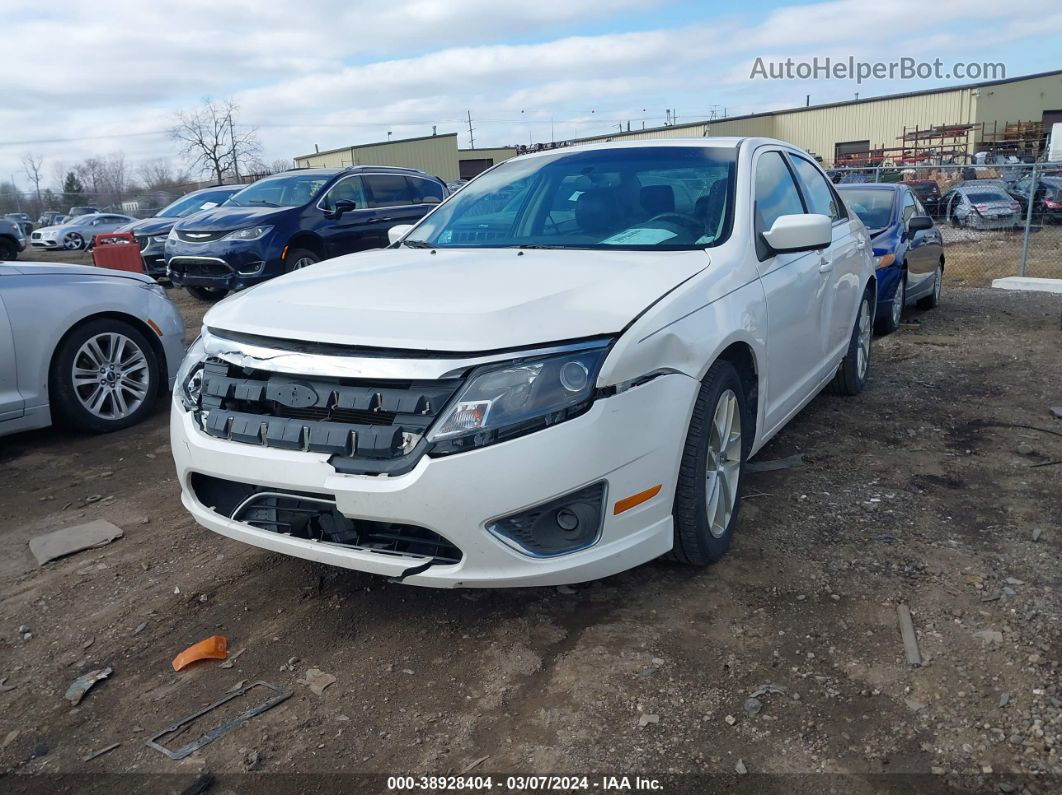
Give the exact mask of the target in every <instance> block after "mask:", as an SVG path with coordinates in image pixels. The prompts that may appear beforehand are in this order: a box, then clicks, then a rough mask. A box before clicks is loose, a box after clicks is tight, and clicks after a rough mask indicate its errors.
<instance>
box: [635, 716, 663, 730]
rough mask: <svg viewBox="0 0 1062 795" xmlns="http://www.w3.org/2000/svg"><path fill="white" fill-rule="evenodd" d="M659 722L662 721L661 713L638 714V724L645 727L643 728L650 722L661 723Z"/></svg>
mask: <svg viewBox="0 0 1062 795" xmlns="http://www.w3.org/2000/svg"><path fill="white" fill-rule="evenodd" d="M659 722H660V716H659V715H654V714H652V713H650V712H643V713H642V714H641V715H639V716H638V726H639V727H640V728H643V729H644V728H645V727H646V726H648V725H649V724H650V723H659Z"/></svg>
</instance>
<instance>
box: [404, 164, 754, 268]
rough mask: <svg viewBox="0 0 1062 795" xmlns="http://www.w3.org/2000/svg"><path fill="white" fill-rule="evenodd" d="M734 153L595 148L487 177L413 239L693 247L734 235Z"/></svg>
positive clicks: (456, 243) (468, 244)
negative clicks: (732, 228)
mask: <svg viewBox="0 0 1062 795" xmlns="http://www.w3.org/2000/svg"><path fill="white" fill-rule="evenodd" d="M733 183H734V150H733V149H730V148H714V147H709V146H697V147H693V146H682V147H679V146H673V147H672V146H647V147H622V148H615V149H594V150H590V151H582V152H578V151H577V152H558V153H557V154H551V155H545V156H536V157H530V158H520V159H516V160H510V161H507V162H505V163H503V164H501V165H500V166H498V167H497V168H495V169H492V170H491V171H488V172H486V173H484V174H483V175H481V176H479V177H477V178H476V179H474V180H472V181H471V182H470V183H468V184H467V185H465V186H464V187H463V188H462V189H461V190H460V191H459V192H458V193H456V194H454V195H453V196H451V197H450V198H449V199H447V200H446V202H445V203H443V204H442V205H441V206H440V207H439V209H438V210H436V211H435V212H434V213H432V214H431V215H430V216H428V217H427V218H425V219H424V221H423V222H422V223H421V224H419V225H418V226H417V227H416V228H415V229H414V230H413V231H412V232H410V234H409V235H408V236H407V238H406V240H405V243H406V245H422V246H424V245H430V246H433V247H438V248H579V249H586V248H590V249H629V250H645V249H653V250H685V249H695V248H707V247H710V246H714V245H717V244H718V243H719V242H721V241H722V240H724V239H725V238H726V237H727V235H728V234H729V232H730V225H731V216H732V208H731V205H732V202H733V199H732V195H733V190H732V188H733Z"/></svg>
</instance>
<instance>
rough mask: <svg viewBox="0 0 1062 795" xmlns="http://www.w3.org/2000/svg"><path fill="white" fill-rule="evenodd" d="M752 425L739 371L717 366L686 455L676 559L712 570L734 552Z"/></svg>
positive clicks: (678, 497) (701, 398)
mask: <svg viewBox="0 0 1062 795" xmlns="http://www.w3.org/2000/svg"><path fill="white" fill-rule="evenodd" d="M752 424H753V423H752V419H751V417H750V416H749V407H748V399H747V397H746V395H745V387H744V385H743V384H742V381H741V377H740V376H739V375H738V372H737V370H735V369H734V366H733V365H732V364H730V362H727V361H718V362H716V363H715V364H713V365H712V366H711V368H710V369H709V370H708V374H707V375H706V376H705V377H704V381H702V382H701V391H700V394H699V395H698V396H697V402H696V404H695V405H694V407H693V416H692V418H691V419H690V427H689V431H688V432H687V434H686V446H685V448H684V449H683V452H682V464H681V466H680V468H679V476H678V484H677V488H676V490H675V507H674V511H673V513H674V521H675V531H674V532H675V542H674V546H673V547H672V550H671V556H672V557H673V558H675V559H676V560H678V561H680V562H682V563H688V564H691V565H694V566H706V565H707V564H709V563H714V562H715V561H717V560H719V558H721V557H722V556H723V555H724V554H725V553H726V551H727V550H728V549H729V548H730V540H731V538H732V537H733V534H734V525H735V523H736V522H737V516H738V510H739V509H740V508H741V484H742V473H743V471H744V465H745V458H746V457H747V456H748V452H749V446H750V444H751V443H752Z"/></svg>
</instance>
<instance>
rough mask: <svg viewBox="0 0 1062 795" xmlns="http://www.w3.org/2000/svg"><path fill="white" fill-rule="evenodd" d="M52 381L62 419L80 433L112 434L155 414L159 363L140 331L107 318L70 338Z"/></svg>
mask: <svg viewBox="0 0 1062 795" xmlns="http://www.w3.org/2000/svg"><path fill="white" fill-rule="evenodd" d="M49 380H50V385H51V387H50V388H51V404H52V409H53V410H54V411H55V413H56V415H57V417H58V419H60V420H62V421H63V422H64V423H65V424H67V425H70V426H72V427H74V428H78V429H79V430H83V431H89V432H90V433H107V432H108V431H116V430H119V429H120V428H127V427H129V426H130V425H134V424H135V423H137V422H140V421H141V420H142V419H144V418H145V417H146V416H147V415H148V414H149V413H150V412H151V409H152V408H153V407H154V405H155V399H156V397H157V395H158V389H159V387H158V385H159V361H158V358H157V357H156V355H155V351H154V350H153V349H152V347H151V345H150V344H149V343H148V341H147V339H146V338H145V337H144V335H143V334H141V333H140V332H139V331H138V330H137V329H135V328H134V327H133V326H131V325H130V324H128V323H125V322H123V321H121V320H112V319H109V318H103V319H100V320H93V321H90V322H88V323H85V324H84V325H82V326H80V327H78V328H76V329H74V331H73V332H71V333H70V334H68V335H67V337H66V339H64V340H63V342H62V344H61V345H60V346H59V350H58V351H56V356H55V362H54V363H53V365H52V372H51V378H50V379H49Z"/></svg>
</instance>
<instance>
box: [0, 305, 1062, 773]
mask: <svg viewBox="0 0 1062 795" xmlns="http://www.w3.org/2000/svg"><path fill="white" fill-rule="evenodd" d="M179 302H180V304H181V306H182V309H183V310H184V311H186V313H187V315H188V317H189V327H190V329H196V328H198V325H199V317H200V316H201V313H202V308H203V307H202V305H199V304H195V303H194V302H192V301H191V300H190V299H188V298H187V297H183V296H182V297H180V298H179ZM1059 317H1060V304H1059V300H1058V298H1057V297H1055V298H1051V297H1047V296H1043V295H1034V294H1016V293H1007V292H993V291H990V290H982V289H953V290H948V291H946V292H945V299H944V303H943V304H942V305H941V307H939V308H938V309H937V310H934V311H932V312H927V313H917V312H911V313H909V315H908V317H907V319H906V323H905V325H904V326H903V327H902V328H901V330H900V331H898V332H897V333H895V334H893V335H891V336H889V337H886V338H883V339H878V340H877V341H876V344H875V349H874V357H875V362H874V368H875V369H874V371H873V375H872V381H871V384H870V386H869V389H868V390H867V391H866V392H865V393H864V394H863V395H862V396H860V397H858V398H854V399H852V398H839V397H830V396H825V395H823V396H820V397H819V398H817V399H816V400H815V401H814V402H813V403H812V404H811V405H810V406H809V407H808V408H807V409H805V411H804V412H802V413H801V414H800V415H799V416H798V417H797V418H796V419H795V420H794V421H793V422H792V423H791V424H790V425H789V426H788V427H787V428H786V429H785V430H784V431H783V432H782V433H781V434H780V435H779V436H778V437H777V438H776V439H775V440H773V441H772V442H771V444H770V445H768V447H767V448H766V449H765V450H763V451H762V452H761V453H760V455H759V456H758V460H761V461H762V460H770V459H778V458H783V457H786V456H790V455H793V454H796V453H802V454H803V455H804V457H805V463H804V465H803V466H800V467H797V468H791V469H785V470H780V471H774V472H764V473H756V474H750V475H749V476H748V478H747V481H746V497H747V502H746V503H745V507H744V510H743V514H742V516H741V519H740V524H739V527H738V530H737V535H736V537H735V541H734V545H733V548H732V551H731V553H730V554H729V555H728V556H727V557H726V558H725V559H724V560H723V561H722V562H720V563H719V564H717V565H715V566H713V567H711V568H709V569H706V570H691V569H687V568H683V567H680V566H677V565H674V564H668V563H665V562H662V561H661V562H654V563H650V564H648V565H645V566H642V567H639V568H638V569H635V570H633V571H630V572H627V573H625V574H621V575H618V576H615V577H612V578H609V579H607V580H603V581H599V582H594V583H588V584H585V585H580V586H576V587H574V588H560V589H556V588H548V589H523V590H509V591H445V592H440V591H432V590H426V589H418V588H415V587H412V586H402V585H394V584H390V583H388V582H386V581H384V580H382V579H379V578H375V577H372V576H370V575H365V574H359V573H356V572H350V571H345V570H340V569H332V568H327V567H324V566H320V565H316V564H311V563H308V562H304V561H301V560H295V559H290V558H284V557H281V556H279V555H274V554H271V553H267V552H263V551H259V550H257V549H254V548H250V547H247V546H243V545H240V544H238V543H235V542H231V541H228V540H226V539H224V538H221V537H219V536H216V535H214V534H212V533H210V532H208V531H206V530H203V529H201V528H199V527H197V526H196V525H195V524H194V523H193V522H192V521H191V520H190V518H189V517H188V516H187V515H186V514H185V512H184V511H183V509H182V508H181V505H180V501H179V499H178V492H177V486H176V483H175V478H174V474H173V470H172V462H171V460H170V457H169V448H168V441H167V437H168V431H167V418H166V413H167V412H166V408H165V407H162V408H160V409H159V411H158V412H157V414H156V415H155V416H153V417H152V418H151V419H150V420H149V421H148V422H146V423H144V424H143V425H141V426H139V427H136V428H132V429H129V430H126V431H123V432H119V433H116V434H113V435H110V436H107V437H95V438H93V437H85V436H78V435H75V434H71V433H68V432H66V431H61V430H45V431H40V432H33V433H28V434H21V435H17V436H14V437H8V438H5V439H0V478H2V482H3V483H4V485H5V487H6V488H5V493H4V497H3V499H2V501H0V532H2V533H3V535H4V538H5V539H6V541H7V549H8V550H9V551H8V553H7V555H5V556H4V557H3V558H2V559H0V680H4V683H3V684H2V685H0V690H2V691H3V692H0V743H2V748H0V770H3V771H6V772H18V773H23V774H46V773H90V774H93V775H94V776H100V775H103V774H107V773H150V774H159V773H179V774H182V775H183V776H185V777H188V779H189V780H190V779H191V778H193V777H194V776H195V775H197V774H202V773H204V772H208V773H210V774H212V775H214V776H216V777H217V784H216V785H215V790H221V789H230V790H236V791H250V789H251V788H252V787H256V786H258V784H256V783H255V782H259V783H262V782H264V781H265V780H264V779H261V778H251V779H248V778H247V777H244V776H242V775H241V774H243V773H245V772H246V771H248V770H253V771H262V772H264V773H319V774H335V773H354V772H356V773H365V772H369V773H380V774H393V773H426V774H446V773H460V772H461V771H465V770H474V772H476V773H482V774H490V773H493V774H504V773H511V772H522V773H545V772H552V773H592V774H595V775H596V774H617V775H618V774H628V775H633V774H635V773H642V774H651V775H668V774H680V773H711V774H720V775H721V774H725V775H727V776H729V777H731V778H732V779H733V780H736V781H739V782H740V781H741V780H742V779H741V773H742V771H748V774H749V775H748V780H749V781H751V780H755V779H756V775H757V774H762V773H771V774H795V773H831V774H837V775H844V776H846V778H844V779H843V783H838V785H837V786H840V787H841V788H843V789H861V790H863V791H881V790H883V789H897V790H899V789H903V788H905V787H901V786H900V783H901V782H905V781H911V780H908V779H905V778H904V777H903V776H902V775H901V774H915V775H920V776H925V777H926V778H924V779H914V781H918V782H920V783H919V784H918V785H917V788H918V789H922V790H926V789H929V788H931V786H932V785H934V784H935V785H937V786H957V787H962V788H968V789H971V790H980V789H990V790H993V791H1004V792H1009V791H1017V790H1020V789H1022V788H1028V789H1030V790H1032V791H1048V790H1050V789H1052V788H1053V787H1056V788H1057V786H1058V785H1059V778H1060V775H1062V760H1060V758H1059V744H1060V738H1062V709H1060V707H1062V700H1060V699H1062V687H1060V684H1062V683H1060V682H1059V661H1060V654H1059V651H1060V637H1062V622H1060V620H1059V618H1060V610H1059V607H1060V599H1059V586H1060V585H1062V577H1060V568H1059V548H1060V540H1062V488H1060V487H1059V486H1060V482H1062V465H1056V466H1051V465H1048V466H1041V467H1033V466H1032V465H1034V464H1042V463H1047V462H1050V461H1056V460H1057V459H1062V438H1060V436H1059V435H1057V434H1062V421H1059V420H1056V419H1053V418H1052V417H1051V414H1050V413H1049V410H1048V409H1049V406H1051V405H1060V404H1062V386H1060V385H1062V379H1060V377H1059V376H1060V374H1062V373H1060V368H1062V334H1060V330H1059ZM1008 423H1009V424H1015V425H1027V426H1035V427H1036V428H1040V429H1046V430H1047V431H1049V432H1043V431H1040V430H1033V429H1031V428H1023V427H1011V425H1007V424H1008ZM96 518H103V519H108V520H110V521H112V522H114V523H115V524H117V525H119V526H120V527H122V528H123V529H124V530H125V536H124V537H123V538H122V539H120V540H118V541H116V542H114V543H112V544H110V545H108V546H106V547H103V548H100V549H96V550H92V551H88V552H83V553H81V554H78V555H74V556H72V557H69V558H66V559H64V560H60V561H58V562H55V563H52V564H49V565H47V566H45V567H43V568H38V567H37V566H36V565H35V563H34V561H33V558H32V557H31V555H30V553H29V550H28V547H27V542H28V540H29V538H30V537H31V536H33V535H36V534H38V533H41V532H47V531H50V530H54V529H57V528H60V527H64V526H67V525H71V524H75V523H78V522H82V521H87V520H90V519H96ZM898 605H907V606H909V608H910V611H911V614H912V616H913V622H914V626H915V628H916V632H917V641H918V645H919V647H920V651H921V655H922V657H923V664H922V665H921V666H919V667H915V666H911V665H909V664H908V663H907V662H906V660H905V656H904V647H903V643H902V641H901V637H900V631H899V625H898V622H897V606H898ZM212 634H223V635H225V636H227V638H228V642H229V648H230V651H233V652H235V651H242V654H240V656H239V657H238V659H236V660H235V662H234V664H233V665H232V666H231V667H229V668H224V667H222V664H221V663H218V662H206V663H200V664H198V665H196V666H193V667H192V668H189V669H187V670H185V671H183V672H181V673H179V674H175V673H174V672H173V670H172V668H171V667H170V660H172V658H173V657H174V655H176V654H177V653H178V652H179V651H180V650H182V649H183V648H185V647H186V646H187V645H189V644H190V643H192V642H195V641H197V640H199V639H201V638H204V637H206V636H208V635H212ZM105 666H110V667H112V668H113V674H111V676H110V677H109V678H108V679H106V680H104V681H102V682H100V683H98V684H97V685H96V686H95V688H94V689H93V690H91V691H90V692H89V693H88V695H87V696H86V697H85V699H84V700H83V701H82V702H81V703H80V705H78V706H76V707H73V708H72V707H71V706H70V704H69V703H68V702H67V701H65V700H64V698H63V694H64V692H65V691H66V688H67V686H68V685H69V684H70V683H71V682H72V681H73V680H74V679H75V677H77V676H78V675H80V674H83V673H85V672H88V671H92V670H95V669H99V668H103V667H105ZM310 669H319V670H320V671H323V672H326V673H328V674H331V675H333V676H334V677H335V682H334V684H332V685H331V686H329V687H327V688H326V689H324V690H323V691H321V692H320V694H318V693H316V692H313V691H312V690H311V689H310V687H309V686H308V684H307V682H308V681H311V680H312V679H313V676H314V675H313V674H308V671H309V670H310ZM259 679H261V680H265V681H268V682H273V683H276V684H278V685H281V686H283V687H286V688H290V689H292V690H293V691H294V694H293V696H292V697H291V698H290V699H288V700H287V701H286V702H284V703H283V704H281V705H280V706H278V707H276V708H274V709H272V710H270V711H268V712H266V713H264V714H262V715H260V716H258V717H256V718H254V719H252V720H251V721H250V722H248V723H247V724H246V725H244V726H242V727H241V728H239V729H237V730H236V731H234V732H232V733H231V734H228V735H227V736H225V737H223V738H221V739H219V740H217V741H216V742H214V743H212V744H211V745H208V746H207V747H205V748H204V749H202V750H201V751H199V752H197V753H195V754H193V755H192V756H191V757H189V758H188V759H186V760H184V761H182V762H174V761H171V760H170V759H168V758H166V757H165V756H163V755H162V754H160V753H158V752H157V751H155V750H152V749H150V748H147V747H146V746H145V745H144V740H145V739H146V738H147V737H148V736H150V735H151V734H153V733H154V732H155V731H157V730H159V729H162V728H163V727H165V726H167V725H169V724H171V723H173V722H174V721H175V720H176V719H178V718H180V717H183V716H185V715H188V714H190V713H192V712H194V711H196V710H198V709H199V708H201V707H203V706H206V705H208V704H210V703H212V702H214V701H216V700H217V699H219V698H221V697H222V696H223V695H224V694H225V692H226V691H227V690H229V689H230V688H232V687H233V686H234V685H236V684H237V683H239V682H240V681H248V682H253V681H256V680H259ZM234 711H238V710H230V714H228V715H222V716H220V717H231V714H232V713H233V712H234ZM218 718H219V716H218V715H217V714H212V715H211V716H209V718H208V719H205V722H202V723H200V724H197V725H196V726H195V727H194V729H193V730H192V731H190V732H185V734H184V735H183V736H182V737H181V738H179V740H173V739H171V740H170V744H171V745H176V744H178V743H179V742H181V741H186V740H187V739H190V738H191V737H193V736H196V735H197V734H199V733H201V732H202V731H205V730H206V729H208V728H210V727H211V726H212V725H214V723H215V721H216V720H217V719H218ZM112 743H120V745H119V746H118V747H117V748H115V749H114V750H112V751H110V752H108V753H106V754H104V755H102V756H99V757H97V758H95V759H92V760H90V761H83V757H85V756H86V755H88V754H90V753H92V752H93V751H96V750H99V749H102V748H104V747H106V746H109V745H111V744H112ZM473 766H474V767H473ZM880 774H892V775H889V776H881V775H880ZM101 780H103V779H96V781H101ZM272 780H273V781H280V780H281V779H279V778H278V779H272ZM720 780H722V779H720ZM43 781H48V779H45V778H38V779H25V778H20V779H19V784H20V785H29V786H32V784H33V783H39V782H43ZM677 781H683V780H682V779H677ZM759 781H760V784H759V785H758V786H760V787H761V788H763V789H768V788H776V789H778V790H779V791H781V790H783V789H784V790H787V791H793V790H803V791H821V790H822V789H823V788H824V783H825V779H821V778H814V777H810V778H809V777H801V776H789V777H786V778H778V779H773V778H772V779H762V778H761V779H759ZM687 783H688V782H687ZM175 786H176V785H175ZM676 786H678V785H676ZM179 788H180V787H176V789H179ZM691 788H692V785H691ZM381 789H382V785H381ZM1056 791H1057V789H1056Z"/></svg>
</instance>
